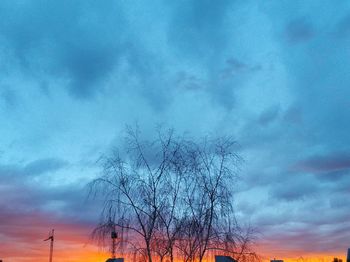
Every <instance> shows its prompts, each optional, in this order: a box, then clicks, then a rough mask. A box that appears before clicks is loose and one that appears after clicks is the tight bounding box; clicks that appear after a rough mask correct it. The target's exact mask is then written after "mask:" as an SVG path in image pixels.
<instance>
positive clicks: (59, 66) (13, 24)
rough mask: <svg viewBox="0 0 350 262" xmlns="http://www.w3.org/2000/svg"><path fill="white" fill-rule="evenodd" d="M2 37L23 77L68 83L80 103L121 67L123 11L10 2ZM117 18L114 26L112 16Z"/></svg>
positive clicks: (88, 4)
mask: <svg viewBox="0 0 350 262" xmlns="http://www.w3.org/2000/svg"><path fill="white" fill-rule="evenodd" d="M2 6H3V8H2V9H1V11H0V12H1V16H2V18H3V19H2V20H1V21H2V22H1V24H0V28H1V29H0V36H1V37H2V39H3V43H5V44H6V46H7V48H6V49H8V52H11V53H13V55H14V58H15V59H17V60H18V61H19V63H20V65H21V68H22V71H24V72H25V73H26V74H29V75H30V76H34V77H42V76H45V75H46V74H48V75H49V76H51V77H54V78H58V79H62V78H65V79H67V80H68V84H67V88H68V90H69V91H70V92H71V94H72V95H74V96H75V97H78V98H88V97H91V96H92V95H94V94H95V93H97V92H98V91H99V89H100V88H101V87H100V86H99V85H98V84H100V81H102V80H103V79H104V78H105V77H107V76H108V74H109V73H110V72H111V70H112V69H113V68H114V66H115V65H116V63H117V58H118V57H119V56H120V53H121V49H122V48H123V46H122V42H123V41H124V40H123V34H124V32H123V30H122V28H123V27H124V26H123V22H122V18H121V16H122V15H121V13H120V12H119V10H120V8H119V7H118V6H116V4H114V3H113V2H111V1H106V2H104V5H98V4H95V3H93V2H92V1H77V2H74V3H73V2H71V1H62V2H60V3H59V4H58V3H57V2H54V1H36V2H35V3H25V2H17V3H13V2H11V1H8V2H4V3H2ZM112 13H113V14H114V16H113V19H112V20H110V19H108V17H110V14H112Z"/></svg>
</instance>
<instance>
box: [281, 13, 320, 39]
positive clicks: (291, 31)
mask: <svg viewBox="0 0 350 262" xmlns="http://www.w3.org/2000/svg"><path fill="white" fill-rule="evenodd" d="M285 30H286V31H285V33H286V37H287V40H288V41H289V42H291V43H293V44H294V43H299V42H303V41H307V40H309V39H310V38H312V37H313V36H314V34H315V32H314V29H313V26H312V24H311V22H310V21H308V20H307V19H306V18H298V19H295V20H293V21H290V22H289V23H288V24H287V26H286V29H285Z"/></svg>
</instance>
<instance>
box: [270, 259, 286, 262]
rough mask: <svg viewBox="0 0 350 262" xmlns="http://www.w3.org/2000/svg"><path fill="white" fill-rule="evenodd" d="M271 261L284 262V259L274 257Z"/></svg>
mask: <svg viewBox="0 0 350 262" xmlns="http://www.w3.org/2000/svg"><path fill="white" fill-rule="evenodd" d="M270 262H284V261H283V260H282V259H276V258H274V259H272V260H270Z"/></svg>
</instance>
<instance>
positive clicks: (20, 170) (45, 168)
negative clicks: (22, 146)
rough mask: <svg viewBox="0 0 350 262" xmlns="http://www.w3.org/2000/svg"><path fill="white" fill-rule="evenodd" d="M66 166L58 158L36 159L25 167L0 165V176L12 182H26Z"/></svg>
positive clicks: (64, 162)
mask: <svg viewBox="0 0 350 262" xmlns="http://www.w3.org/2000/svg"><path fill="white" fill-rule="evenodd" d="M67 165H68V163H67V162H66V161H64V160H62V159H58V158H44V159H38V160H34V161H32V162H29V163H27V164H25V165H0V176H1V177H8V178H11V179H14V180H21V179H23V180H27V179H31V176H38V175H42V174H46V173H49V172H55V171H58V170H60V169H62V168H64V167H66V166H67Z"/></svg>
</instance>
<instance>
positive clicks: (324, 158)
mask: <svg viewBox="0 0 350 262" xmlns="http://www.w3.org/2000/svg"><path fill="white" fill-rule="evenodd" d="M296 168H300V169H301V170H304V171H308V172H314V173H322V172H332V171H333V172H336V171H344V170H348V169H350V154H349V153H335V154H334V153H333V154H330V155H319V156H314V157H310V158H308V159H305V160H303V161H300V162H299V163H297V164H296Z"/></svg>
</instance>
